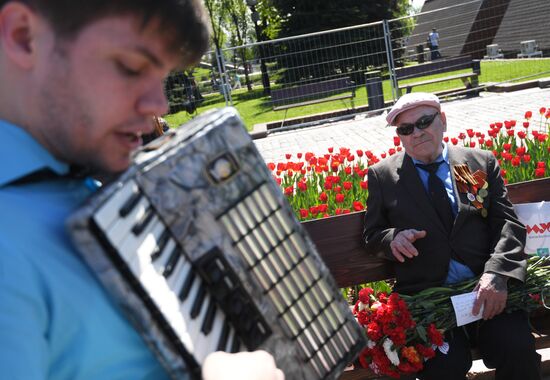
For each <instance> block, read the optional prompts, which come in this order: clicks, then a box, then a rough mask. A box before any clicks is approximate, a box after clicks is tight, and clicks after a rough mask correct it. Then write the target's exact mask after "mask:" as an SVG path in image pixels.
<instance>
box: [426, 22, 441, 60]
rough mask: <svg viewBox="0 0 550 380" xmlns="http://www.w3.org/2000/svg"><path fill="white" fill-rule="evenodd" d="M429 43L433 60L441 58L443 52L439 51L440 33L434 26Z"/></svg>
mask: <svg viewBox="0 0 550 380" xmlns="http://www.w3.org/2000/svg"><path fill="white" fill-rule="evenodd" d="M428 45H429V47H430V50H431V53H432V61H433V60H434V59H438V58H441V54H440V53H439V33H437V29H436V28H432V31H431V32H430V34H428Z"/></svg>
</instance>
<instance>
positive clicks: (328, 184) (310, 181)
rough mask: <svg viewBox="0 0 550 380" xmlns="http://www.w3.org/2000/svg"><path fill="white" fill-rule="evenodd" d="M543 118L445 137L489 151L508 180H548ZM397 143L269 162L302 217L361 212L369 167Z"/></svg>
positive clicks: (549, 147) (548, 145)
mask: <svg viewBox="0 0 550 380" xmlns="http://www.w3.org/2000/svg"><path fill="white" fill-rule="evenodd" d="M538 114H539V117H536V116H535V117H534V116H533V112H531V111H527V112H526V113H525V117H524V120H522V121H519V122H518V121H516V120H505V121H503V122H495V123H492V124H490V126H489V129H488V131H487V133H483V132H475V131H474V130H472V129H467V130H466V131H465V132H463V133H460V134H459V135H458V136H455V137H448V136H445V137H444V140H445V141H446V142H447V143H448V144H449V145H459V144H460V145H462V146H466V147H471V148H476V147H477V148H481V149H486V150H490V151H492V152H493V154H494V155H495V157H496V158H497V159H498V162H499V164H500V166H501V169H502V176H503V178H504V181H505V182H506V183H514V182H520V181H527V180H531V179H535V178H544V177H548V176H549V175H550V168H549V165H550V139H549V138H548V134H549V130H550V122H549V119H550V109H546V108H544V107H542V108H540V109H539V112H538ZM393 145H394V146H393V147H391V148H389V149H388V150H387V151H386V152H382V153H380V154H376V153H373V152H372V151H371V150H368V149H367V150H361V149H357V150H355V151H351V150H350V149H348V148H339V149H334V148H329V149H328V152H326V153H324V154H322V155H316V154H314V153H312V152H306V153H298V154H297V155H296V157H292V155H290V154H287V155H286V159H287V161H286V162H279V163H273V162H270V163H268V167H269V169H270V170H271V171H272V173H273V176H274V178H275V180H276V181H277V183H278V184H279V185H280V186H281V188H282V190H283V191H284V194H285V195H286V197H287V199H288V201H289V202H290V205H291V206H292V208H293V210H294V211H295V213H296V215H297V217H298V219H299V220H301V221H305V220H311V219H319V218H325V217H328V216H334V215H340V214H347V213H350V212H355V211H362V210H364V209H365V207H366V199H367V196H368V180H367V170H368V167H369V166H370V165H373V164H375V163H376V162H378V161H380V160H381V159H384V158H385V157H387V156H390V155H393V154H395V153H396V152H399V151H401V150H402V149H403V148H402V146H401V141H400V139H399V137H397V136H396V137H394V141H393Z"/></svg>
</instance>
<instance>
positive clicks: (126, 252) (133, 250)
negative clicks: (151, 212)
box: [118, 216, 166, 262]
mask: <svg viewBox="0 0 550 380" xmlns="http://www.w3.org/2000/svg"><path fill="white" fill-rule="evenodd" d="M165 228H166V227H165V226H164V224H163V223H162V222H161V221H160V220H159V219H158V217H157V216H154V217H153V220H151V223H149V226H147V228H146V229H145V231H143V233H142V234H141V235H140V236H136V235H134V234H132V233H130V234H128V235H126V237H125V239H124V240H122V241H121V242H120V245H119V246H118V252H119V254H120V256H121V257H122V258H123V259H124V260H125V261H127V262H128V261H129V260H130V258H131V257H133V256H135V255H136V254H142V255H144V257H143V258H144V259H145V257H146V256H149V262H151V253H152V252H153V250H154V249H155V247H156V246H157V242H158V240H159V238H160V235H161V234H162V231H164V229H165Z"/></svg>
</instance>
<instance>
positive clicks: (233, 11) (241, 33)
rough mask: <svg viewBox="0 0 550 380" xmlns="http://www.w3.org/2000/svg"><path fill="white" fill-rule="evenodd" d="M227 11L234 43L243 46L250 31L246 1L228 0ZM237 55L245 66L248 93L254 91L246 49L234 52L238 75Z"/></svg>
mask: <svg viewBox="0 0 550 380" xmlns="http://www.w3.org/2000/svg"><path fill="white" fill-rule="evenodd" d="M227 4H228V7H227V11H228V14H229V19H230V20H231V24H232V28H231V34H232V41H234V42H235V43H236V45H238V46H241V45H244V44H245V43H246V34H247V31H248V24H249V22H248V19H249V16H248V7H247V6H246V3H245V1H244V0H227ZM237 54H239V55H240V59H241V62H242V65H243V70H244V76H245V82H246V87H247V89H248V91H252V83H251V82H250V78H249V76H248V74H249V70H248V69H249V65H247V64H246V61H247V59H246V49H244V48H241V49H235V50H234V59H233V62H234V65H235V70H236V73H235V74H237V75H238V71H239V66H238V62H237Z"/></svg>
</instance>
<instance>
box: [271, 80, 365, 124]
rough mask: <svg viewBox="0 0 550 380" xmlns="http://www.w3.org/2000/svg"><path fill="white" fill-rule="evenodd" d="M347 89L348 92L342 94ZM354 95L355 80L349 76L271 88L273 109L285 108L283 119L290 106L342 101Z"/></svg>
mask: <svg viewBox="0 0 550 380" xmlns="http://www.w3.org/2000/svg"><path fill="white" fill-rule="evenodd" d="M348 91H349V93H346V94H342V93H343V92H348ZM335 95H337V96H335ZM354 97H355V82H353V81H352V80H350V78H349V77H342V78H336V79H330V80H326V81H322V82H315V83H308V84H303V85H299V86H293V87H286V88H279V89H273V90H271V103H272V106H273V111H281V110H285V117H284V119H286V113H287V112H288V110H289V109H290V108H294V107H302V106H308V105H311V104H316V103H323V102H332V101H335V100H342V101H343V100H344V99H353V98H354ZM352 107H353V105H352ZM284 119H283V123H284Z"/></svg>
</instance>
